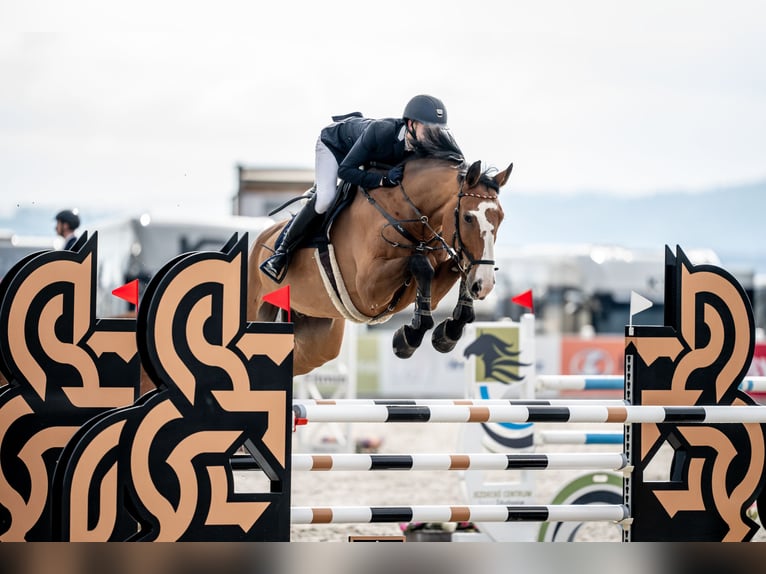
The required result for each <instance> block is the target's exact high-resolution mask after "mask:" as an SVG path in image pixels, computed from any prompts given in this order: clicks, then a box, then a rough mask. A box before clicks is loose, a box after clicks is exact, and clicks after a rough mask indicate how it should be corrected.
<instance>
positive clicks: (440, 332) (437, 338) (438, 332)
mask: <svg viewBox="0 0 766 574" xmlns="http://www.w3.org/2000/svg"><path fill="white" fill-rule="evenodd" d="M431 344H432V345H433V347H434V349H436V350H437V351H439V352H440V353H449V352H450V351H451V350H452V349H454V348H455V345H457V339H451V338H450V337H449V336H448V335H447V321H442V322H441V323H439V324H438V325H437V326H436V329H434V332H433V334H432V335H431Z"/></svg>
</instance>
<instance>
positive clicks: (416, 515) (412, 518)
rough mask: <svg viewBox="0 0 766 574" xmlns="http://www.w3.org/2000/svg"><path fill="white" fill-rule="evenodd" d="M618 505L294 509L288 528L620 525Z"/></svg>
mask: <svg viewBox="0 0 766 574" xmlns="http://www.w3.org/2000/svg"><path fill="white" fill-rule="evenodd" d="M629 518H630V514H629V512H628V508H627V506H625V505H622V504H585V505H583V504H556V505H513V506H505V505H491V504H488V505H470V506H332V507H310V506H294V507H292V508H291V509H290V522H291V523H292V524H354V523H357V524H358V523H372V522H378V523H382V522H604V521H611V522H623V521H625V520H628V519H629Z"/></svg>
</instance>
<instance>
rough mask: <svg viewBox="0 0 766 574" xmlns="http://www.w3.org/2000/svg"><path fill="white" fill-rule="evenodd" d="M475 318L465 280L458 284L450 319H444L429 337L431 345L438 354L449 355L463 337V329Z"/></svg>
mask: <svg viewBox="0 0 766 574" xmlns="http://www.w3.org/2000/svg"><path fill="white" fill-rule="evenodd" d="M475 318H476V315H475V313H474V310H473V298H472V297H471V294H470V293H469V292H468V290H467V289H466V284H465V279H464V280H463V281H461V282H460V296H459V297H458V301H457V305H456V306H455V309H454V310H453V311H452V318H451V319H445V320H444V321H442V322H441V323H439V324H438V325H437V326H436V329H434V332H433V335H431V344H432V345H433V346H434V349H436V350H437V351H439V352H440V353H449V352H450V351H451V350H452V349H454V348H455V345H456V344H457V342H458V339H460V337H462V336H463V329H464V328H465V326H466V325H467V324H468V323H472V322H473V320H474V319H475Z"/></svg>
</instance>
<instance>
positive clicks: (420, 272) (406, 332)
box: [393, 255, 434, 359]
mask: <svg viewBox="0 0 766 574" xmlns="http://www.w3.org/2000/svg"><path fill="white" fill-rule="evenodd" d="M409 269H410V272H411V273H412V276H413V277H414V278H415V282H416V284H417V286H418V291H417V296H416V297H415V315H414V316H413V317H412V322H411V323H410V324H409V325H404V326H402V327H400V328H399V329H398V330H397V331H396V332H395V333H394V339H393V343H394V354H395V355H396V356H397V357H399V358H400V359H408V358H409V357H411V356H412V354H413V353H414V352H415V349H417V348H418V347H420V344H421V343H422V342H423V336H424V335H425V334H426V331H428V330H429V329H431V328H432V327H433V326H434V320H433V317H432V316H431V282H432V280H433V278H434V268H433V267H432V266H431V263H430V262H429V261H428V258H427V257H426V256H425V255H413V256H412V257H410V261H409Z"/></svg>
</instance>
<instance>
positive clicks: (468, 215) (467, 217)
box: [463, 213, 473, 223]
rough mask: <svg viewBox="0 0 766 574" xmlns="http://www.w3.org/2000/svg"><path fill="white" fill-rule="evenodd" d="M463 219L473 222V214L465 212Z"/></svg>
mask: <svg viewBox="0 0 766 574" xmlns="http://www.w3.org/2000/svg"><path fill="white" fill-rule="evenodd" d="M463 221H465V222H466V223H472V222H473V215H471V214H470V213H464V214H463Z"/></svg>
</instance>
